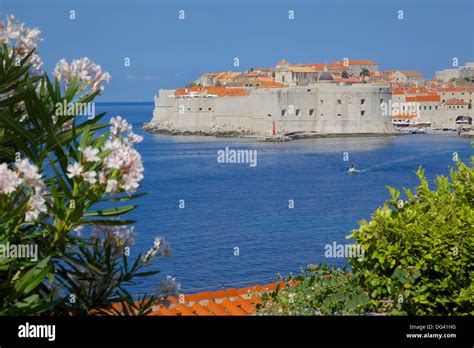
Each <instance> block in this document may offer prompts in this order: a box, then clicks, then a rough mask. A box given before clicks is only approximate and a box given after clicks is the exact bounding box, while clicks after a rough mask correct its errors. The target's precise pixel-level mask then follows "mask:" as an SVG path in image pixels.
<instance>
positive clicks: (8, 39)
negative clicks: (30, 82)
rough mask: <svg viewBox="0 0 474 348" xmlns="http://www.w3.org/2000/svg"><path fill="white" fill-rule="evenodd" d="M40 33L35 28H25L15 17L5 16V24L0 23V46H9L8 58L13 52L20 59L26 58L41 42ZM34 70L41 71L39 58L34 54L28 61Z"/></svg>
mask: <svg viewBox="0 0 474 348" xmlns="http://www.w3.org/2000/svg"><path fill="white" fill-rule="evenodd" d="M40 35H41V31H39V30H38V29H37V28H33V29H31V28H28V27H25V24H24V23H21V22H20V21H18V20H17V19H15V16H13V15H10V16H7V23H6V25H5V24H4V22H3V21H0V44H6V45H9V47H10V48H11V50H10V52H9V53H10V56H11V55H12V54H13V52H15V53H16V54H17V55H18V56H19V58H20V59H23V58H24V57H26V56H27V55H28V54H29V53H30V52H31V51H33V50H34V49H36V48H37V46H38V43H39V42H40V41H42V39H41V36H40ZM28 63H29V64H32V66H33V68H34V69H35V70H41V66H42V65H43V63H42V62H41V58H40V57H39V56H38V55H37V54H36V53H35V54H33V55H32V56H31V57H30V58H29V61H28Z"/></svg>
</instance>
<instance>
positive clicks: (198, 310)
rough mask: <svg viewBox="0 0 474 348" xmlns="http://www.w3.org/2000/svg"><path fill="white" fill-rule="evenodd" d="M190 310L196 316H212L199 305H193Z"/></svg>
mask: <svg viewBox="0 0 474 348" xmlns="http://www.w3.org/2000/svg"><path fill="white" fill-rule="evenodd" d="M191 308H192V310H193V312H194V313H195V314H196V315H212V313H211V312H209V310H208V309H207V308H206V307H204V306H201V305H200V304H199V303H194V304H193V305H192V306H191Z"/></svg>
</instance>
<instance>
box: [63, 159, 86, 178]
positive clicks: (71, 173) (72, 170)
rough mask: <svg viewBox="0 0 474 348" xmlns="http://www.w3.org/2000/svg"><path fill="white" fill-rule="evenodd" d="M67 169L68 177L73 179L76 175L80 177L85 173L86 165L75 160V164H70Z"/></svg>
mask: <svg viewBox="0 0 474 348" xmlns="http://www.w3.org/2000/svg"><path fill="white" fill-rule="evenodd" d="M67 171H68V173H67V174H66V175H67V177H68V178H69V179H72V178H74V177H80V176H81V175H82V173H84V167H83V166H82V165H81V164H79V163H77V162H75V163H74V164H69V165H68V166H67Z"/></svg>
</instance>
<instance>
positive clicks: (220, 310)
mask: <svg viewBox="0 0 474 348" xmlns="http://www.w3.org/2000/svg"><path fill="white" fill-rule="evenodd" d="M207 308H209V309H210V310H211V311H212V313H213V314H214V315H230V314H229V312H227V311H226V310H225V308H224V306H221V305H218V304H217V303H215V302H214V301H209V303H208V304H207Z"/></svg>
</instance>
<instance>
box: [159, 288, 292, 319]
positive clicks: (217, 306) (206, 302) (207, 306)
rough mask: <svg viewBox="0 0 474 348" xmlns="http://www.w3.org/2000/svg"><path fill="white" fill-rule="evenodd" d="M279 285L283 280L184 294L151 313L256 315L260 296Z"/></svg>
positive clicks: (173, 314)
mask: <svg viewBox="0 0 474 348" xmlns="http://www.w3.org/2000/svg"><path fill="white" fill-rule="evenodd" d="M278 285H280V286H282V285H283V282H278V283H270V284H266V285H262V286H249V287H246V288H242V289H234V288H232V289H225V290H219V291H214V292H207V291H206V292H200V293H197V294H191V295H184V296H182V297H181V298H180V301H178V300H177V299H175V298H172V299H170V302H171V305H170V307H155V308H154V310H153V311H152V313H151V314H150V315H159V316H162V315H172V316H176V315H179V316H184V315H201V316H208V315H254V314H256V305H257V304H258V303H260V299H259V298H258V296H260V295H261V294H263V293H265V292H270V291H273V290H275V288H276V287H277V286H278Z"/></svg>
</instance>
